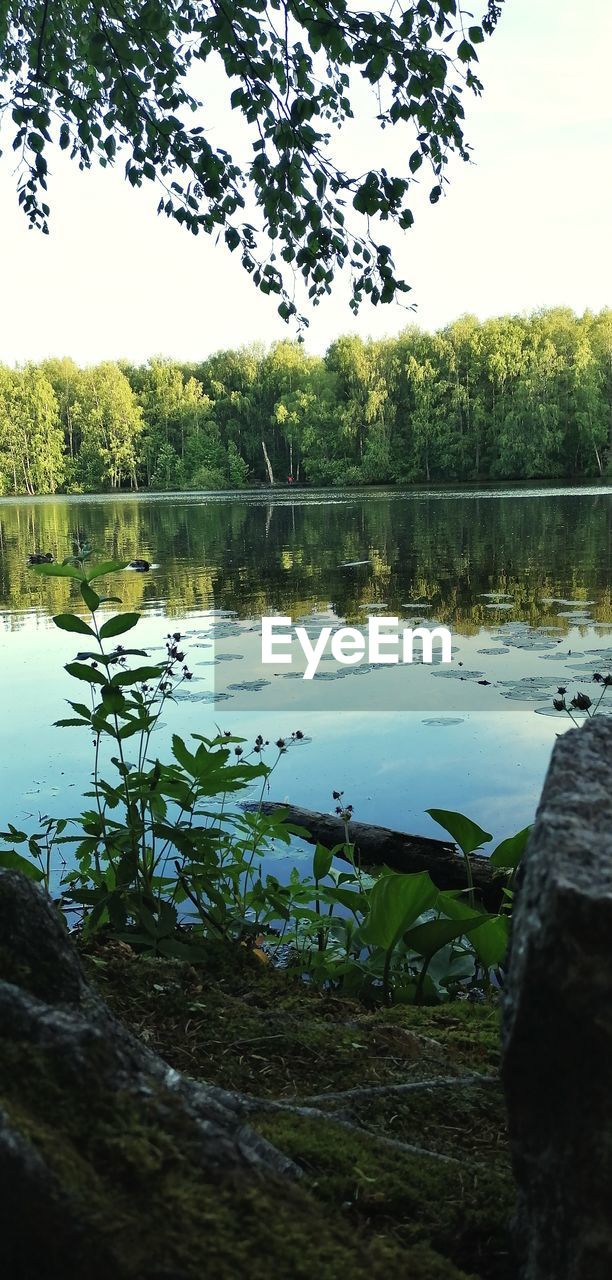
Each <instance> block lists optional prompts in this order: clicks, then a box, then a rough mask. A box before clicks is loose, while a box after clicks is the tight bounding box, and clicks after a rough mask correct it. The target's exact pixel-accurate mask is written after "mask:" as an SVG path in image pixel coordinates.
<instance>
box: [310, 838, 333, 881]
mask: <svg viewBox="0 0 612 1280" xmlns="http://www.w3.org/2000/svg"><path fill="white" fill-rule="evenodd" d="M332 862H333V854H332V853H331V851H330V850H329V849H326V848H325V847H324V845H322V844H317V847H316V849H315V851H314V857H313V859H312V874H313V876H314V878H315V880H324V879H325V876H326V875H328V874H329V869H330V867H331V864H332Z"/></svg>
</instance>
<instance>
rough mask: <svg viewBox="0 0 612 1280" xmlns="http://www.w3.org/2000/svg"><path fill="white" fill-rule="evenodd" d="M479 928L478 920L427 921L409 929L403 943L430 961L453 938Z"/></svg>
mask: <svg viewBox="0 0 612 1280" xmlns="http://www.w3.org/2000/svg"><path fill="white" fill-rule="evenodd" d="M494 918H495V917H494V916H483V921H484V920H487V919H491V920H492V919H494ZM480 927H481V924H480V922H479V920H478V919H464V920H427V921H426V923H425V924H418V925H416V927H415V928H414V929H409V930H408V931H407V933H405V934H404V942H405V943H406V945H407V946H408V947H410V949H411V951H416V952H417V954H418V955H420V956H423V958H424V959H425V960H431V958H432V956H435V954H436V951H440V950H441V948H442V947H446V946H447V945H448V943H449V942H454V940H455V938H461V937H463V935H464V934H469V933H471V932H472V931H473V930H474V929H479V928H480Z"/></svg>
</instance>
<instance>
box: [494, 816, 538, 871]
mask: <svg viewBox="0 0 612 1280" xmlns="http://www.w3.org/2000/svg"><path fill="white" fill-rule="evenodd" d="M530 831H531V826H529V827H523V830H522V831H517V833H516V835H514V836H508V839H507V840H502V842H501V844H498V846H497V848H496V849H494V851H493V853H492V854H491V866H492V867H500V868H501V869H502V870H503V871H515V870H516V868H517V867H518V864H519V862H520V861H521V858H522V856H523V854H524V852H525V847H526V845H527V841H528V839H529V833H530Z"/></svg>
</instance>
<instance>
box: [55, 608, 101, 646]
mask: <svg viewBox="0 0 612 1280" xmlns="http://www.w3.org/2000/svg"><path fill="white" fill-rule="evenodd" d="M53 621H54V623H55V625H56V627H59V629H60V631H77V632H78V634H79V635H80V636H93V637H94V640H95V638H96V633H95V631H93V630H92V628H91V627H90V626H89V624H88V623H87V622H86V621H85V619H84V618H79V617H78V615H77V614H76V613H56V615H55V617H54V619H53Z"/></svg>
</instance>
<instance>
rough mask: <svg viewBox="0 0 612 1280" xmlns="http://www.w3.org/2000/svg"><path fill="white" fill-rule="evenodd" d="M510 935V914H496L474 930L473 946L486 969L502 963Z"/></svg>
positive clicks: (472, 935) (472, 936)
mask: <svg viewBox="0 0 612 1280" xmlns="http://www.w3.org/2000/svg"><path fill="white" fill-rule="evenodd" d="M509 936H510V919H509V917H508V916H494V917H493V919H492V920H488V921H487V923H486V924H483V925H481V927H480V928H479V929H475V930H474V931H473V933H472V934H471V942H472V946H473V948H474V951H475V952H476V955H477V956H478V959H479V960H480V961H481V962H482V964H483V965H484V966H485V969H495V968H497V966H498V965H500V964H501V963H502V961H503V960H504V958H505V955H506V952H507V950H508V938H509Z"/></svg>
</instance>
